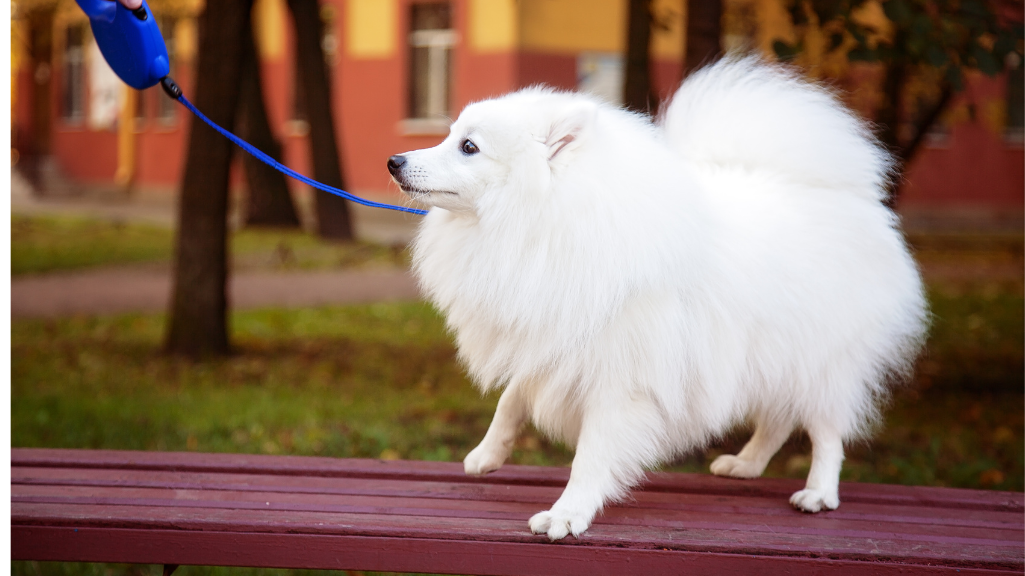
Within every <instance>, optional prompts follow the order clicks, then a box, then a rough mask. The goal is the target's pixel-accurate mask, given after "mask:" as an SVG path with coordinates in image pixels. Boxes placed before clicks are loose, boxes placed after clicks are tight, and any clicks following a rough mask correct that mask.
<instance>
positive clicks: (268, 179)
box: [239, 31, 299, 228]
mask: <svg viewBox="0 0 1025 576" xmlns="http://www.w3.org/2000/svg"><path fill="white" fill-rule="evenodd" d="M243 42H244V44H243V46H242V49H243V57H242V58H243V60H242V81H241V94H240V95H239V97H240V101H239V108H240V110H239V124H240V125H241V126H240V127H239V133H240V135H241V136H242V138H243V139H245V140H246V141H248V142H249V143H250V144H252V145H253V146H256V147H257V148H259V149H260V150H262V151H263V152H264V153H265V154H267V155H268V156H270V157H271V158H273V159H275V160H277V161H278V162H280V161H281V143H280V142H278V140H277V139H276V138H274V133H273V132H272V131H271V128H270V122H269V121H268V120H267V109H266V106H265V103H264V99H263V86H262V84H261V82H260V59H259V55H258V54H257V52H256V45H255V43H254V42H253V34H252V31H250V33H249V34H243ZM241 158H242V168H243V170H244V172H245V175H246V183H247V184H248V188H249V199H248V201H247V202H246V216H245V220H246V225H247V226H278V227H285V228H297V227H298V226H299V217H298V216H296V212H295V205H294V204H292V197H291V196H290V195H289V193H288V184H287V182H286V181H285V175H284V174H282V173H281V172H278V171H277V170H275V169H273V168H271V167H270V166H268V165H266V164H264V163H263V162H261V161H259V160H257V159H256V158H254V157H253V156H252V155H250V154H248V153H246V152H242V154H241Z"/></svg>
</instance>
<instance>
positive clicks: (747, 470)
mask: <svg viewBox="0 0 1025 576" xmlns="http://www.w3.org/2000/svg"><path fill="white" fill-rule="evenodd" d="M708 469H709V470H711V471H712V474H715V475H716V476H729V477H731V478H757V477H759V476H761V475H762V472H763V471H764V470H765V467H764V466H758V465H757V464H755V463H754V462H752V461H750V460H745V459H743V458H740V457H738V456H732V455H730V454H723V455H722V456H719V457H718V458H716V459H715V460H714V461H713V462H712V465H711V466H709V467H708Z"/></svg>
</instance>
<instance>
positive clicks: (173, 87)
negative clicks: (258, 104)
mask: <svg viewBox="0 0 1025 576" xmlns="http://www.w3.org/2000/svg"><path fill="white" fill-rule="evenodd" d="M160 86H161V87H162V88H163V89H164V92H166V93H167V95H168V96H170V97H171V98H172V99H174V100H177V101H178V102H181V103H182V105H183V106H185V107H186V108H188V109H189V110H190V111H191V112H192V113H193V114H195V115H196V117H197V118H199V119H200V120H202V121H203V122H206V123H207V124H208V125H209V126H210V127H211V128H213V129H214V130H216V131H218V132H220V133H221V134H222V135H223V136H224V137H225V138H227V139H228V140H231V141H232V142H234V143H235V145H237V146H238V147H239V148H241V149H243V150H245V151H246V152H248V153H250V154H252V155H253V157H254V158H256V159H257V160H259V161H261V162H263V163H264V164H266V165H268V166H270V167H271V168H273V169H275V170H277V171H278V172H281V173H282V174H285V175H286V176H290V177H292V178H294V179H296V180H298V181H299V182H302V183H303V184H306V185H308V186H312V187H313V188H316V189H317V190H323V191H324V192H327V193H328V194H334V195H335V196H341V197H342V198H345V199H346V200H351V201H352V202H355V203H357V204H362V205H363V206H370V207H371V208H385V209H387V210H396V211H398V212H408V213H410V214H417V215H420V216H423V215H424V214H427V211H426V210H420V209H417V208H409V207H407V206H396V205H394V204H386V203H384V202H374V201H373V200H366V199H364V198H360V197H359V196H356V195H354V194H350V193H349V192H346V191H345V190H341V189H338V188H335V187H334V186H328V185H327V184H321V183H320V182H317V181H316V180H313V179H312V178H307V177H306V176H303V175H302V174H300V173H298V172H296V171H295V170H292V169H291V168H289V167H288V166H285V165H284V164H282V163H281V162H278V161H277V160H275V159H273V158H271V157H270V156H268V155H266V154H264V153H263V152H262V151H261V150H260V149H258V148H256V147H254V146H253V145H252V144H250V143H249V142H246V141H245V140H243V139H241V138H239V137H238V136H236V135H234V134H232V133H231V132H229V131H227V130H225V129H224V128H221V127H220V126H218V125H217V124H215V123H214V121H213V120H210V119H209V118H207V117H206V115H205V114H203V113H202V112H200V111H199V109H198V108H196V107H195V106H193V105H192V102H189V100H188V99H187V98H186V97H185V95H184V94H182V91H181V88H179V87H178V85H177V84H176V83H175V82H174V80H172V79H171V77H170V76H164V78H163V79H162V80H161V81H160Z"/></svg>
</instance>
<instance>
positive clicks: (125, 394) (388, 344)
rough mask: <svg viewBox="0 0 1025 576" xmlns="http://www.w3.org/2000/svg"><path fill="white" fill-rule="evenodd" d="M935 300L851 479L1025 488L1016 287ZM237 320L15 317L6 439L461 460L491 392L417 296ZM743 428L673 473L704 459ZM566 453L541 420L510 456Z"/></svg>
mask: <svg viewBox="0 0 1025 576" xmlns="http://www.w3.org/2000/svg"><path fill="white" fill-rule="evenodd" d="M932 301H933V309H934V312H935V314H936V321H935V327H934V336H933V338H932V339H931V340H930V344H929V350H928V351H927V354H926V355H925V356H924V358H923V360H922V362H921V369H920V370H919V374H920V376H918V377H917V378H916V380H915V381H914V382H913V383H912V384H911V385H910V386H908V387H906V388H903V389H901V390H900V391H898V392H897V393H896V394H895V397H894V402H893V405H892V406H891V407H890V409H889V410H888V411H887V412H886V417H885V422H884V424H883V426H882V428H881V429H880V431H879V433H878V434H877V436H876V438H875V439H874V440H873V441H872V442H870V443H866V444H859V445H855V446H853V447H852V450H851V452H850V454H849V457H848V461H847V465H846V467H845V472H844V474H845V478H847V479H852V480H863V481H872V482H894V483H902V484H928V485H945V486H962V487H984V488H1001V489H1012V490H1021V489H1022V488H1023V478H1022V477H1023V466H1025V461H1023V456H1022V453H1023V444H1022V428H1023V426H1025V422H1023V419H1022V401H1023V396H1022V389H1023V383H1022V373H1023V370H1022V366H1023V358H1022V349H1023V337H1022V326H1021V322H1020V321H1018V322H1015V321H1014V319H1015V318H1017V319H1021V318H1022V315H1023V310H1022V298H1021V297H1020V296H1011V295H999V296H995V297H985V296H971V297H969V296H959V297H950V296H946V297H945V296H943V295H941V294H935V293H934V294H933V295H932ZM232 324H233V330H234V334H235V342H236V347H237V350H238V351H237V353H236V354H235V355H233V356H231V357H229V358H225V359H219V360H207V361H198V362H197V361H189V360H186V359H183V358H176V357H169V356H166V355H163V354H161V353H160V350H159V348H160V338H161V335H162V333H163V330H164V320H163V317H162V316H160V315H128V316H116V317H99V318H86V317H81V318H71V319H64V320H53V321H42V320H40V321H19V322H15V323H14V325H13V328H12V342H13V343H12V357H13V361H12V364H13V366H12V435H13V445H15V446H51V447H76V448H116V449H137V450H201V451H212V452H250V453H272V454H275V453H288V454H318V455H328V456H337V457H379V456H382V455H385V456H391V457H395V456H398V457H402V458H411V459H426V460H458V459H460V458H462V456H463V455H464V454H465V453H466V452H467V451H468V450H469V449H470V448H472V447H473V446H474V445H475V444H476V442H477V441H479V439H480V438H481V437H482V436H483V434H484V432H485V430H486V429H487V425H488V422H489V420H490V417H491V414H492V411H493V409H494V404H495V402H496V401H497V399H496V398H495V397H493V396H492V397H486V398H481V397H480V395H479V394H478V393H477V392H476V391H475V390H474V389H473V388H472V386H471V384H470V383H469V382H468V381H467V380H466V377H465V376H464V373H463V370H462V368H461V367H460V366H459V364H458V362H457V361H456V359H455V352H454V350H453V348H452V344H451V340H450V338H449V337H448V336H447V335H446V333H445V329H444V326H443V322H442V320H441V319H440V318H439V317H438V316H437V314H436V313H435V312H434V311H433V310H432V309H431V308H430V307H428V306H426V305H424V304H419V303H412V304H408V303H407V304H375V305H369V306H351V307H332V308H319V309H303V310H290V311H286V310H263V311H255V312H238V313H235V314H233V316H232ZM969 324H970V325H971V326H972V327H975V328H974V330H972V329H970V328H966V327H965V326H966V325H969ZM976 332H977V333H978V334H977V336H976V337H974V339H972V337H970V335H971V334H972V333H976ZM973 354H977V355H980V356H982V357H983V358H984V361H980V360H978V359H977V358H975V356H973ZM980 366H983V367H984V368H985V370H983V371H982V372H981V375H980V376H978V377H976V376H974V375H973V374H974V372H973V371H974V370H978V369H979V368H980ZM743 440H744V433H743V432H738V433H736V434H733V435H730V436H729V437H727V438H726V439H725V440H724V441H723V443H721V444H720V445H718V446H715V447H713V448H712V449H711V450H710V451H709V453H708V454H699V455H695V456H693V457H691V458H689V459H687V460H685V461H683V462H679V463H676V467H675V468H676V469H684V470H704V469H705V467H706V465H707V460H708V458H710V457H714V456H715V455H716V454H718V453H720V452H722V451H729V450H735V449H736V448H737V447H739V445H740V444H741V443H742V442H743ZM807 451H808V446H807V442H806V441H805V440H804V439H802V438H801V437H795V439H793V440H792V441H791V442H790V443H789V444H788V445H787V447H785V448H784V450H783V452H782V453H781V454H780V455H779V456H777V457H776V458H775V459H774V460H773V464H772V466H771V467H770V470H769V473H770V474H773V475H782V476H795V477H799V476H801V475H803V474H804V472H805V470H804V469H805V468H806V465H807V459H806V458H805V455H806V453H807ZM570 459H571V457H570V454H569V452H567V451H566V450H564V449H562V448H561V447H559V446H555V445H551V444H549V443H547V442H546V441H544V440H543V439H542V438H541V437H540V436H539V435H538V434H537V433H535V432H534V431H532V430H530V431H528V432H526V433H525V434H524V436H523V438H522V439H521V440H520V444H519V446H518V449H517V450H516V452H515V453H514V454H513V457H512V461H513V462H517V463H530V464H546V465H567V464H568V463H569V462H570Z"/></svg>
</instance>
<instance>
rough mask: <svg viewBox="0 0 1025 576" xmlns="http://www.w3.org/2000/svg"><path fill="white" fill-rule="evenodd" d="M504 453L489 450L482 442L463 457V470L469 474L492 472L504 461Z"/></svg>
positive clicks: (476, 474)
mask: <svg viewBox="0 0 1025 576" xmlns="http://www.w3.org/2000/svg"><path fill="white" fill-rule="evenodd" d="M506 456H507V455H506V454H502V453H499V452H498V451H496V450H489V449H488V448H487V447H486V446H484V444H481V445H480V446H477V447H476V448H474V449H473V450H470V453H469V454H467V455H466V458H463V470H464V471H465V472H466V473H467V474H469V475H471V476H480V475H481V474H487V473H488V472H494V471H495V470H498V469H499V468H501V467H502V464H504V463H505V458H506Z"/></svg>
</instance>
